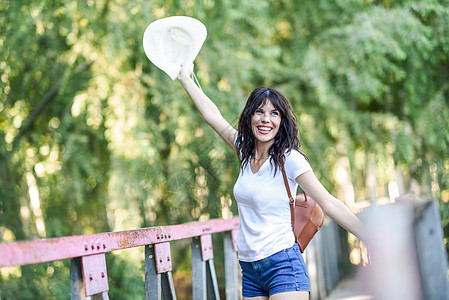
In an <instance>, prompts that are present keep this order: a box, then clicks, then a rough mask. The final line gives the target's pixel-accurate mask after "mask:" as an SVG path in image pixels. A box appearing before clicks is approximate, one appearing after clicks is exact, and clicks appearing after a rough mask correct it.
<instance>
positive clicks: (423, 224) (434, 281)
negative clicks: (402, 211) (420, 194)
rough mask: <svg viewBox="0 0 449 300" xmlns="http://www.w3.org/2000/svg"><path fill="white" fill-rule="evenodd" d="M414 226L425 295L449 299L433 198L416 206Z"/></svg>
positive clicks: (438, 213) (442, 244)
mask: <svg viewBox="0 0 449 300" xmlns="http://www.w3.org/2000/svg"><path fill="white" fill-rule="evenodd" d="M414 229H415V240H416V246H417V249H418V259H419V266H420V270H421V280H422V284H423V293H424V299H427V300H438V299H449V282H448V279H447V272H448V263H447V255H446V249H445V248H444V243H443V230H442V228H441V218H440V210H439V208H438V203H437V202H436V201H432V202H430V203H426V204H424V205H422V206H421V207H418V208H417V210H416V213H415V221H414Z"/></svg>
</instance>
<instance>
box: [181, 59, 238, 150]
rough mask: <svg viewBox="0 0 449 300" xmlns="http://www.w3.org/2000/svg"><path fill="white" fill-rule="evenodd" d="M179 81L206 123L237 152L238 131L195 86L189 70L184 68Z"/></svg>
mask: <svg viewBox="0 0 449 300" xmlns="http://www.w3.org/2000/svg"><path fill="white" fill-rule="evenodd" d="M178 79H179V81H180V82H181V84H182V86H183V87H184V89H185V90H186V92H187V94H188V95H189V97H190V99H192V101H193V103H194V104H195V106H196V108H197V109H198V111H199V112H200V114H201V116H202V117H203V119H204V120H205V121H206V123H207V124H209V125H210V126H211V127H212V128H213V129H214V130H215V131H216V132H217V133H218V135H219V136H220V137H221V138H222V139H223V140H224V141H225V142H226V143H227V144H228V145H229V146H230V147H231V148H232V149H234V150H235V145H234V141H235V138H236V136H237V131H236V130H235V129H234V128H233V127H232V126H231V125H230V124H229V123H228V122H227V121H226V120H225V119H224V118H223V116H222V115H221V113H220V111H219V110H218V108H217V106H216V105H215V103H213V102H212V100H210V99H209V97H207V95H206V94H204V93H203V91H201V90H200V88H199V87H198V86H197V85H196V84H195V82H194V81H193V80H192V78H191V77H190V74H189V72H188V70H187V68H185V67H183V68H182V70H181V73H180V74H179V76H178Z"/></svg>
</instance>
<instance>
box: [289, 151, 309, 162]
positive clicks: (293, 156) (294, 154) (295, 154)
mask: <svg viewBox="0 0 449 300" xmlns="http://www.w3.org/2000/svg"><path fill="white" fill-rule="evenodd" d="M284 155H285V160H286V161H289V160H299V161H305V162H307V159H306V157H305V156H304V155H303V154H302V153H301V152H299V151H298V150H296V149H287V150H285V154H284Z"/></svg>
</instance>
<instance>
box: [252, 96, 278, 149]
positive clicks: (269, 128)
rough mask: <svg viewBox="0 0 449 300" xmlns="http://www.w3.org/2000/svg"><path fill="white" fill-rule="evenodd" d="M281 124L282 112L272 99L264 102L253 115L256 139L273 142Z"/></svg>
mask: <svg viewBox="0 0 449 300" xmlns="http://www.w3.org/2000/svg"><path fill="white" fill-rule="evenodd" d="M280 124H281V114H280V113H279V111H278V110H277V109H276V108H275V107H274V106H273V104H272V103H271V101H269V100H267V101H264V102H262V104H261V105H260V106H259V107H258V108H257V109H256V111H255V112H254V114H253V115H252V116H251V129H252V132H253V134H254V139H255V141H256V142H259V143H270V144H272V143H273V142H274V138H275V136H276V134H277V133H278V131H279V126H280Z"/></svg>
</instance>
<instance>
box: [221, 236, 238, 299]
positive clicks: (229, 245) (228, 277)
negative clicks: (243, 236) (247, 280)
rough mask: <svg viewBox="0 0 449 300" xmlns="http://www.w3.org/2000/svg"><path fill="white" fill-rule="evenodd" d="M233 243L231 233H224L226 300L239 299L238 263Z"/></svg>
mask: <svg viewBox="0 0 449 300" xmlns="http://www.w3.org/2000/svg"><path fill="white" fill-rule="evenodd" d="M234 236H235V234H234ZM234 242H235V241H234V239H233V233H232V232H231V231H227V232H225V234H224V260H225V281H226V287H225V290H226V300H238V299H239V287H238V261H237V252H236V250H235V243H234Z"/></svg>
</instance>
